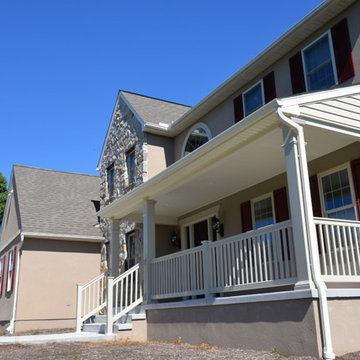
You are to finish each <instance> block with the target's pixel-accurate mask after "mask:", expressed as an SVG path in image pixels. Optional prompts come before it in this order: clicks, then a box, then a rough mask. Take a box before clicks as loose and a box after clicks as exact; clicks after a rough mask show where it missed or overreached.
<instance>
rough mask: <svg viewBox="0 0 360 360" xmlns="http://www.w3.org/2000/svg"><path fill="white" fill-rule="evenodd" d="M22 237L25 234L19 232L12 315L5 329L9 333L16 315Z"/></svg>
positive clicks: (13, 327)
mask: <svg viewBox="0 0 360 360" xmlns="http://www.w3.org/2000/svg"><path fill="white" fill-rule="evenodd" d="M24 238H25V236H24V235H23V234H21V240H20V243H19V245H18V249H17V251H16V269H15V271H16V273H15V287H14V304H13V308H12V315H11V320H10V324H9V326H8V327H7V329H6V331H8V332H9V333H10V334H13V333H14V330H15V316H16V306H17V297H18V287H19V277H20V250H21V248H22V246H23V244H24Z"/></svg>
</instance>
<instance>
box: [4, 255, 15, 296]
mask: <svg viewBox="0 0 360 360" xmlns="http://www.w3.org/2000/svg"><path fill="white" fill-rule="evenodd" d="M14 264H15V250H14V249H11V250H10V252H9V263H8V273H7V275H8V276H7V285H6V291H7V292H9V291H11V290H12V280H13V273H14V271H15V269H14Z"/></svg>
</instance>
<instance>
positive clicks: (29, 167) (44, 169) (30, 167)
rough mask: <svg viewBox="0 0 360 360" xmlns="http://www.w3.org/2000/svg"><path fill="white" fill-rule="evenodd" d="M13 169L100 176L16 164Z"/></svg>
mask: <svg viewBox="0 0 360 360" xmlns="http://www.w3.org/2000/svg"><path fill="white" fill-rule="evenodd" d="M13 167H14V168H15V167H22V168H27V169H36V170H42V171H48V172H57V173H63V174H71V175H82V176H92V177H96V178H98V177H99V175H91V174H83V173H77V172H71V171H64V170H53V169H46V168H40V167H37V166H28V165H20V164H14V165H13Z"/></svg>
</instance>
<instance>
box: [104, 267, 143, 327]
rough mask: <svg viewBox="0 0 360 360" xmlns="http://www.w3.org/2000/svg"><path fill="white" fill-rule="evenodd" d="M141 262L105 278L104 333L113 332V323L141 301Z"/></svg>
mask: <svg viewBox="0 0 360 360" xmlns="http://www.w3.org/2000/svg"><path fill="white" fill-rule="evenodd" d="M140 269H141V263H139V264H137V265H135V266H133V267H132V268H130V269H129V270H127V271H126V272H124V273H123V274H121V275H119V276H118V277H117V278H115V279H114V278H113V277H111V276H109V277H108V278H107V300H108V304H107V319H106V333H107V334H112V333H113V324H114V322H115V321H117V320H118V319H120V318H121V317H122V316H124V315H126V314H128V313H129V312H130V311H131V310H133V309H134V308H135V307H136V306H138V305H140V304H141V303H142V302H143V291H142V281H141V279H140Z"/></svg>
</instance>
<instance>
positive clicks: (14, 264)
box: [11, 246, 17, 291]
mask: <svg viewBox="0 0 360 360" xmlns="http://www.w3.org/2000/svg"><path fill="white" fill-rule="evenodd" d="M16 260H17V246H14V261H13V272H12V275H11V291H12V290H14V287H15V275H16Z"/></svg>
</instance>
